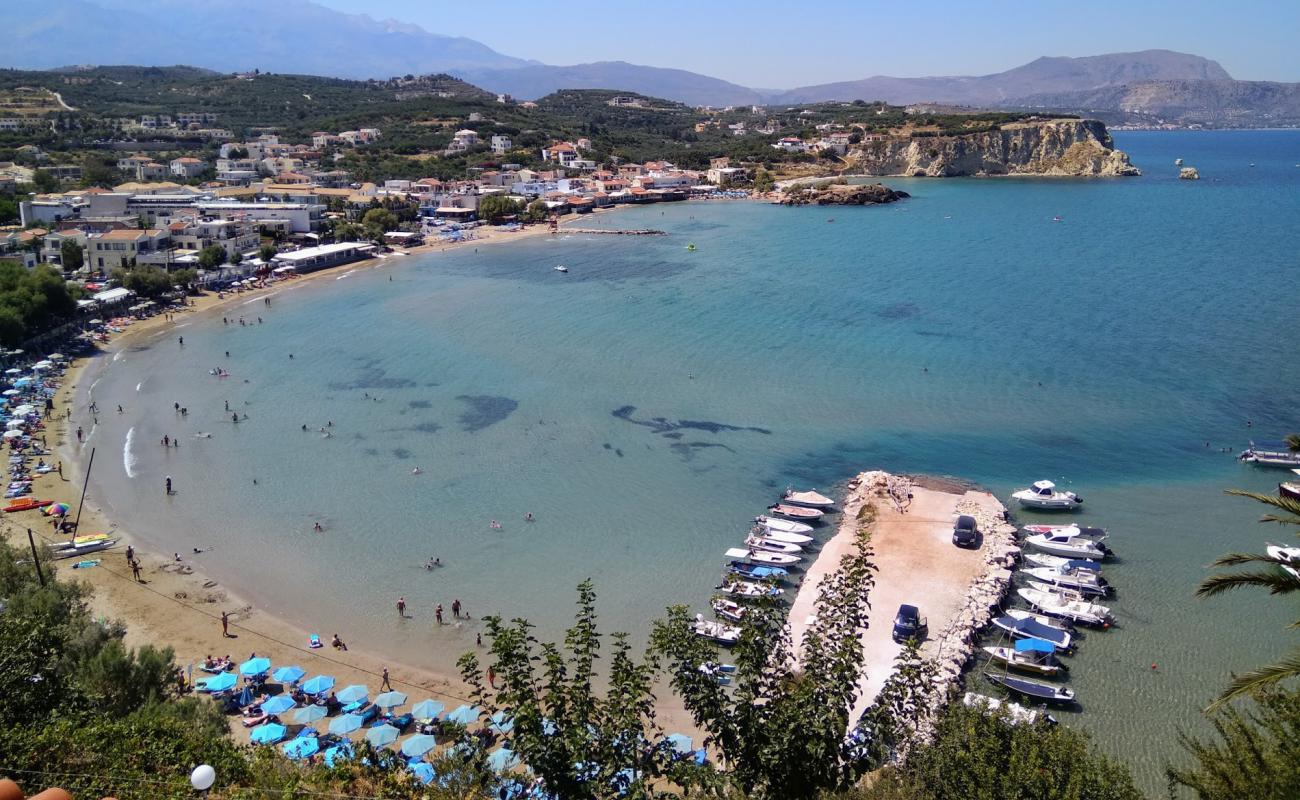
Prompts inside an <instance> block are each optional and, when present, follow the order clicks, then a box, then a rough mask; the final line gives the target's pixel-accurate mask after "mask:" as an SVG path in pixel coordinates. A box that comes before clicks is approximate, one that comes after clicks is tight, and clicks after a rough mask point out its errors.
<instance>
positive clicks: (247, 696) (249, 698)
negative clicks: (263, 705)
mask: <svg viewBox="0 0 1300 800" xmlns="http://www.w3.org/2000/svg"><path fill="white" fill-rule="evenodd" d="M235 702H236V703H237V704H238V705H239V707H240V708H244V707H245V706H251V705H252V704H253V690H252V689H250V688H248V687H247V686H245V687H244V688H242V689H240V690H239V694H237V695H235Z"/></svg>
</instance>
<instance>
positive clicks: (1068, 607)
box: [1016, 581, 1110, 626]
mask: <svg viewBox="0 0 1300 800" xmlns="http://www.w3.org/2000/svg"><path fill="white" fill-rule="evenodd" d="M1034 583H1036V581H1030V587H1029V588H1024V589H1017V590H1016V594H1018V595H1020V596H1021V597H1023V598H1024V599H1025V601H1026V602H1027V603H1029V604H1030V605H1031V606H1033V607H1034V608H1036V609H1038V610H1039V611H1041V612H1042V613H1044V614H1046V615H1048V616H1049V617H1058V618H1060V619H1068V620H1070V621H1072V622H1078V623H1080V624H1083V625H1097V626H1102V625H1109V624H1110V609H1109V608H1107V607H1106V606H1103V605H1098V604H1096V603H1090V602H1088V601H1087V600H1083V599H1081V598H1070V597H1067V596H1065V595H1063V594H1061V593H1060V592H1057V591H1048V590H1050V589H1053V588H1054V587H1051V586H1047V585H1046V584H1038V586H1034ZM1040 587H1041V588H1040Z"/></svg>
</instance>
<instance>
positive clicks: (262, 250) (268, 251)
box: [257, 244, 280, 264]
mask: <svg viewBox="0 0 1300 800" xmlns="http://www.w3.org/2000/svg"><path fill="white" fill-rule="evenodd" d="M278 252H280V251H279V250H276V249H275V245H273V244H264V245H262V246H261V247H259V248H258V249H257V257H258V258H260V259H262V261H263V262H265V263H267V264H269V263H271V259H273V258H275V254H276V253H278Z"/></svg>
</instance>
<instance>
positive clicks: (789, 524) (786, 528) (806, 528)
mask: <svg viewBox="0 0 1300 800" xmlns="http://www.w3.org/2000/svg"><path fill="white" fill-rule="evenodd" d="M754 524H755V525H760V526H762V527H764V528H766V529H767V530H768V531H769V532H775V531H781V532H783V533H812V529H813V528H812V526H811V525H805V524H804V523H802V522H793V521H791V520H788V519H776V518H775V517H763V516H759V517H754Z"/></svg>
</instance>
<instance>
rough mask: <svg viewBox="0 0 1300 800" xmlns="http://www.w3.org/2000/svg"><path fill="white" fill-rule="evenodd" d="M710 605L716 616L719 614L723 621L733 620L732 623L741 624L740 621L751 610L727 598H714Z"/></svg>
mask: <svg viewBox="0 0 1300 800" xmlns="http://www.w3.org/2000/svg"><path fill="white" fill-rule="evenodd" d="M710 605H712V606H713V613H714V614H717V615H718V616H719V617H721V618H722V619H726V620H731V621H732V622H740V620H741V619H742V618H743V617H744V616H745V612H746V611H748V610H749V609H747V608H746V607H745V606H742V605H741V604H740V603H737V602H736V601H735V600H728V599H726V598H725V597H715V598H713V602H712V603H711V604H710Z"/></svg>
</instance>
